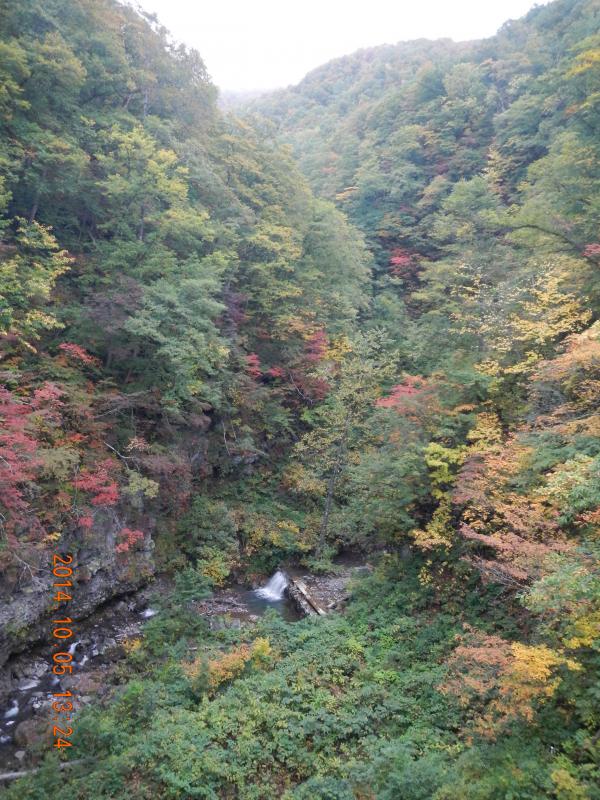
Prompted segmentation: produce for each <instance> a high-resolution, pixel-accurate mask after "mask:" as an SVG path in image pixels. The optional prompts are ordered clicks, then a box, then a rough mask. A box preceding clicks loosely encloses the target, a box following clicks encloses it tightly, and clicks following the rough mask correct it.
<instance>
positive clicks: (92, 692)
mask: <svg viewBox="0 0 600 800" xmlns="http://www.w3.org/2000/svg"><path fill="white" fill-rule="evenodd" d="M340 562H341V563H340V565H339V566H338V570H339V571H338V572H337V573H335V574H333V575H329V576H314V575H307V574H305V573H304V572H303V571H302V570H301V569H297V568H293V567H292V568H286V572H283V571H282V570H278V571H277V572H275V574H274V575H273V576H272V577H271V578H270V579H269V580H268V581H267V582H266V583H265V584H264V585H263V586H260V587H258V588H255V589H249V588H248V587H246V586H242V585H240V584H233V585H230V586H228V587H226V588H223V589H218V590H217V591H215V592H214V594H213V595H212V596H211V597H210V598H208V599H206V600H203V601H200V602H199V603H196V605H195V608H196V610H197V612H198V613H199V614H201V615H202V616H203V617H204V618H205V619H207V620H208V623H209V625H210V627H211V628H212V629H218V628H221V627H241V625H242V624H251V623H253V622H256V620H257V619H258V618H259V617H260V616H262V615H263V614H264V613H265V612H266V611H267V610H268V609H274V610H276V611H277V612H278V613H279V614H281V616H282V617H283V618H284V619H285V620H286V621H288V622H294V621H296V620H299V619H301V618H302V617H303V616H304V614H303V613H302V612H301V611H300V610H299V609H298V608H297V607H296V606H295V605H294V603H292V602H291V600H290V598H289V597H288V595H287V591H286V589H287V585H288V580H289V578H288V576H292V577H295V578H299V577H301V578H302V579H303V581H305V583H306V584H307V585H309V586H310V588H311V591H313V592H315V594H316V596H317V597H318V598H319V601H320V602H321V603H322V604H323V606H324V607H331V606H332V605H333V603H335V602H336V601H337V600H339V599H340V598H341V597H342V596H343V595H345V593H346V586H347V584H348V581H349V580H350V579H351V578H352V577H353V576H354V575H355V574H356V573H357V572H360V571H362V570H364V569H365V567H364V565H363V564H364V562H363V564H361V563H360V562H359V561H357V559H356V558H351V559H345V560H343V559H340ZM171 589H172V584H171V583H170V581H167V580H166V579H164V578H157V580H156V581H155V582H154V583H153V584H152V585H150V586H148V587H146V588H144V589H141V590H140V591H138V592H136V593H135V594H133V595H129V596H127V597H124V598H123V597H121V598H117V599H113V600H111V601H109V602H108V603H107V604H106V605H104V606H102V607H100V608H99V609H97V610H96V611H95V612H94V613H93V614H92V615H91V616H89V617H87V618H86V619H83V620H79V621H77V622H76V623H75V624H74V637H73V640H72V642H71V644H69V646H68V648H67V647H66V648H65V649H67V650H68V652H69V653H70V654H71V656H72V661H71V663H72V664H73V671H72V674H70V675H69V674H67V675H64V676H61V677H58V676H56V675H54V674H53V672H52V670H51V661H52V652H53V650H52V645H51V644H50V643H44V644H38V645H35V646H33V647H31V648H30V649H29V650H27V651H25V652H23V653H20V654H18V655H15V656H13V657H12V658H11V659H9V661H8V662H7V663H6V664H5V665H4V667H3V668H2V670H0V771H8V770H18V769H22V768H24V767H27V766H30V765H31V759H30V754H29V751H30V750H31V748H32V746H35V745H36V744H38V743H40V742H43V741H46V740H48V741H49V733H48V731H49V719H50V717H51V714H52V702H53V701H55V700H56V698H55V697H54V695H53V693H55V692H68V691H73V694H74V695H75V696H76V699H77V705H78V706H81V705H86V704H87V703H90V702H92V701H93V700H94V699H96V698H101V697H102V696H103V695H105V694H106V693H107V692H108V691H110V685H109V681H108V678H109V676H110V673H111V672H112V671H113V670H114V668H115V666H116V664H117V663H118V662H119V661H120V660H121V659H122V658H123V656H124V655H125V648H124V644H125V642H126V641H127V640H129V639H134V638H136V637H138V636H140V635H141V634H142V632H143V627H144V624H145V623H146V622H147V621H148V620H149V619H150V618H152V617H153V616H155V615H156V614H158V613H161V612H160V611H159V610H158V609H156V608H153V607H152V605H151V601H152V600H153V599H154V600H155V599H156V597H157V595H162V594H168V593H169V592H170V591H171Z"/></svg>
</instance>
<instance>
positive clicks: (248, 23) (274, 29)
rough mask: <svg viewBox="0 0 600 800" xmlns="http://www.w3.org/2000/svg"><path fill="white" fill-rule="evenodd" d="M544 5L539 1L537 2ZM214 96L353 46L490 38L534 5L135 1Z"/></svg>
mask: <svg viewBox="0 0 600 800" xmlns="http://www.w3.org/2000/svg"><path fill="white" fill-rule="evenodd" d="M537 4H538V5H544V2H543V0H540V2H538V3H537ZM140 5H141V6H142V8H143V9H144V10H145V11H150V12H155V13H156V14H158V17H159V19H160V21H161V22H162V23H163V25H165V26H166V27H167V28H168V29H169V30H170V31H171V33H172V34H173V36H174V38H175V39H177V40H178V41H182V42H185V43H186V44H188V45H191V46H192V47H195V48H196V49H197V50H199V51H200V54H201V55H202V57H203V59H204V61H205V63H206V65H207V67H208V71H209V72H210V74H211V76H212V78H213V80H214V82H215V83H216V84H217V86H219V87H220V88H221V89H273V88H276V87H279V86H287V85H289V84H291V83H297V82H298V81H299V80H300V79H301V78H302V77H303V76H304V75H305V74H306V73H307V72H309V71H310V70H311V69H314V68H315V67H318V66H319V65H320V64H324V63H325V62H326V61H329V60H331V59H332V58H336V57H337V56H341V55H345V54H346V53H352V52H354V50H358V49H359V48H361V47H371V46H372V45H377V44H384V43H395V42H398V41H404V40H407V39H416V38H419V37H427V38H429V39H436V38H439V37H450V38H452V39H455V40H456V41H460V40H464V39H477V38H482V37H485V36H492V35H493V34H494V33H495V32H496V30H497V29H498V28H499V27H500V26H501V25H502V23H503V22H505V21H506V20H507V19H515V18H517V17H520V16H522V15H523V14H525V13H526V12H527V11H528V10H529V9H530V8H532V7H533V6H534V5H536V3H535V2H534V0H141V2H140Z"/></svg>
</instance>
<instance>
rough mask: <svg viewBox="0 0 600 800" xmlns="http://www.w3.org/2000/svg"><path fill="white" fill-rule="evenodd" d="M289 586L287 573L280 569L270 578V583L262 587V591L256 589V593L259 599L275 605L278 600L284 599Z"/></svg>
mask: <svg viewBox="0 0 600 800" xmlns="http://www.w3.org/2000/svg"><path fill="white" fill-rule="evenodd" d="M287 585H288V579H287V575H286V574H285V572H282V571H281V570H280V569H278V570H277V572H276V573H275V574H274V575H273V576H272V577H271V578H269V580H268V582H267V583H266V584H265V585H264V586H261V587H260V589H256V590H255V592H254V593H255V594H256V595H257V596H258V597H262V599H263V600H270V601H271V602H272V603H274V602H276V601H277V600H282V599H283V595H284V593H285V590H286V588H287Z"/></svg>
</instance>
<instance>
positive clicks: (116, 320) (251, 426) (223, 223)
mask: <svg viewBox="0 0 600 800" xmlns="http://www.w3.org/2000/svg"><path fill="white" fill-rule="evenodd" d="M1 14H2V24H1V30H2V41H1V43H0V47H1V49H2V59H1V64H2V66H1V67H0V69H1V71H2V75H1V79H2V93H1V100H0V102H1V104H2V134H1V138H0V162H1V163H2V167H3V176H2V183H1V186H2V192H1V203H2V211H3V215H4V216H3V221H2V223H1V226H2V227H1V231H2V238H3V242H2V251H1V256H2V263H1V266H0V281H1V282H0V293H1V294H0V303H1V311H0V330H1V333H2V366H1V370H2V372H1V383H2V389H1V392H2V395H1V404H2V405H1V411H0V415H1V418H2V422H3V428H2V432H1V433H0V449H1V456H2V458H1V459H0V486H1V496H0V504H1V511H2V516H1V517H0V520H1V527H2V543H1V545H0V547H1V549H0V563H1V564H2V584H1V586H2V588H1V593H2V598H3V602H4V605H3V609H2V619H3V620H4V622H5V625H3V631H4V633H3V637H4V638H3V642H2V654H3V655H6V653H7V652H8V651H9V650H10V649H11V648H14V647H15V646H17V645H18V643H20V642H22V641H27V640H28V639H29V638H31V637H32V636H36V635H38V634H39V633H40V632H41V631H42V630H43V626H42V627H40V623H42V622H43V621H44V619H45V615H46V614H47V613H48V612H49V610H50V609H51V606H52V602H53V592H52V591H51V581H52V576H51V574H50V570H49V568H48V563H49V561H48V560H49V559H50V558H51V554H52V552H53V551H54V550H56V549H60V551H61V552H65V551H70V552H73V553H75V556H76V564H77V569H78V575H79V579H80V583H79V587H78V588H77V589H76V592H75V600H74V601H73V613H75V614H84V613H88V612H89V611H90V609H91V608H92V607H93V606H94V605H95V604H97V603H98V602H101V601H103V600H105V599H106V598H107V597H109V596H110V595H111V594H114V593H118V592H119V591H125V590H128V589H131V588H132V586H134V585H136V583H139V581H141V580H145V579H147V578H148V576H149V574H151V572H152V569H153V567H152V557H151V550H152V547H153V542H152V537H153V535H154V533H155V532H156V531H157V530H159V531H160V530H161V529H162V531H163V532H164V534H165V536H164V540H165V541H164V548H165V549H166V550H168V549H169V547H170V544H169V542H170V541H171V534H172V528H173V526H174V525H175V524H176V520H177V517H178V516H179V514H180V511H181V509H183V508H185V507H186V504H187V503H188V501H189V498H190V495H191V493H192V490H193V488H194V487H197V486H198V485H199V484H202V482H203V481H206V480H207V479H210V478H211V477H212V476H213V474H216V475H227V474H229V473H232V474H234V475H235V474H239V473H242V472H243V471H244V470H249V469H251V468H252V466H251V465H252V464H256V467H257V468H258V467H259V466H260V465H261V464H266V465H268V464H269V462H270V459H271V458H272V454H273V453H275V454H276V453H281V452H282V451H283V450H284V449H285V447H286V444H287V443H289V441H290V439H291V438H293V436H294V429H295V428H297V427H298V424H299V415H300V414H301V412H302V410H303V408H305V407H306V406H307V405H310V404H311V403H312V402H313V388H314V385H315V379H314V378H312V377H311V372H312V371H313V370H314V363H313V362H314V358H312V356H311V353H312V349H311V348H312V342H313V340H314V338H315V337H319V336H323V335H325V334H326V332H329V333H332V334H333V333H335V332H336V331H338V332H339V330H340V328H341V327H347V326H352V325H353V321H354V320H355V319H356V316H357V314H358V312H359V309H360V308H361V306H363V305H364V303H365V298H366V294H367V292H368V280H369V259H368V257H367V255H366V252H365V249H364V246H363V244H362V242H361V238H360V236H359V235H358V234H356V233H355V232H353V231H352V230H351V229H350V228H349V227H348V225H347V224H346V223H345V221H344V219H343V218H342V216H341V215H340V214H339V213H338V212H337V211H335V209H334V208H333V207H332V206H331V205H329V204H328V203H326V202H322V201H316V200H315V199H314V198H313V197H312V195H311V193H310V190H309V189H308V188H307V186H306V184H305V182H304V181H303V179H302V178H301V177H300V175H299V173H298V172H297V170H296V168H295V167H294V165H293V164H292V162H291V160H290V158H289V156H288V155H287V154H286V153H284V152H283V151H282V150H281V149H280V148H279V147H278V146H276V145H275V144H273V143H272V142H270V141H269V140H268V138H265V137H264V136H263V135H262V133H261V132H260V131H255V130H253V129H251V128H250V127H249V126H248V125H246V124H245V123H242V122H239V121H237V120H235V119H234V118H224V117H223V116H222V115H221V114H220V113H219V111H218V110H217V107H216V90H215V88H214V87H213V86H212V84H211V83H210V80H209V78H208V76H207V74H206V70H205V68H204V65H203V63H202V61H201V59H200V57H199V56H198V54H197V53H195V52H192V51H187V50H185V48H183V47H179V46H177V47H176V46H174V45H171V44H169V42H168V39H167V37H166V33H165V32H164V30H162V29H161V28H160V27H159V26H158V24H157V23H156V22H154V21H153V20H150V19H144V18H142V17H140V16H139V15H138V14H137V13H135V12H134V11H133V10H131V9H130V8H128V7H125V6H120V5H119V4H117V3H114V2H111V1H110V0H102V2H96V0H93V1H92V0H56V2H54V1H53V2H50V3H38V2H36V0H27V2H12V1H11V0H8V2H3V3H2V8H1ZM282 365H283V366H282ZM273 370H274V371H273ZM298 387H302V390H301V391H299V389H298ZM288 544H289V547H290V548H291V549H292V550H294V549H295V547H296V544H295V543H294V541H290V542H289V543H288ZM160 546H162V545H160ZM283 550H285V547H283ZM266 551H268V546H266V547H265V554H264V555H265V557H266ZM211 552H212V551H211ZM196 555H197V554H196ZM213 556H214V558H216V559H217V560H219V559H222V558H223V556H222V554H219V553H218V552H214V553H213ZM273 557H274V558H277V557H278V556H277V555H275V556H273ZM237 560H239V554H238V556H237ZM219 563H220V561H219ZM233 563H236V559H233V558H230V559H229V560H228V561H227V560H226V563H225V564H224V565H222V567H221V569H222V570H224V575H225V576H226V575H227V574H228V572H229V569H230V568H231V567H230V565H231V564H233ZM79 567H80V569H79Z"/></svg>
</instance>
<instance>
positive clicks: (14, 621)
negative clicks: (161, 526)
mask: <svg viewBox="0 0 600 800" xmlns="http://www.w3.org/2000/svg"><path fill="white" fill-rule="evenodd" d="M123 527H124V525H123V522H122V518H121V517H120V515H118V514H117V512H116V511H114V510H112V509H111V510H107V511H102V512H99V513H97V515H96V519H95V524H94V528H93V530H92V531H91V532H85V533H82V532H81V531H74V532H72V533H70V534H68V535H66V536H65V537H64V541H61V545H60V552H61V553H67V552H69V553H72V554H73V565H72V566H73V583H74V586H73V589H72V590H69V594H71V595H72V600H70V601H69V602H68V604H67V605H65V606H63V613H64V614H66V615H67V616H69V617H71V618H72V619H76V620H77V619H82V618H84V617H86V616H88V615H89V614H91V613H92V612H93V611H94V609H96V608H98V606H100V605H102V604H103V603H105V602H106V601H107V600H110V599H111V598H113V597H117V596H118V595H120V594H125V593H127V592H132V591H135V590H136V589H138V588H140V587H141V586H143V585H144V584H145V583H147V582H148V581H149V580H150V578H151V577H152V575H153V573H154V562H153V559H152V550H153V548H154V543H153V541H152V539H151V535H150V534H151V524H150V521H149V522H148V524H146V525H145V526H144V529H145V530H146V532H147V534H146V538H145V540H144V542H142V543H141V546H139V545H138V546H137V547H136V549H135V550H132V551H130V552H128V553H122V554H120V553H117V552H115V545H116V536H117V534H118V532H119V531H120V530H121V528H123ZM50 559H51V554H50V555H49V557H48V561H40V562H38V563H36V564H30V565H28V566H27V567H26V568H25V567H20V566H19V567H14V568H10V569H8V570H6V571H5V572H4V573H2V574H1V575H0V666H2V665H3V664H4V663H5V662H6V660H7V659H8V657H9V656H10V655H12V654H13V653H18V652H21V651H22V650H24V649H25V648H26V647H28V646H29V645H31V644H33V643H34V642H37V641H40V640H42V641H43V640H45V639H48V637H49V635H51V630H50V627H51V620H52V618H53V617H54V616H55V614H56V611H55V609H54V608H53V604H54V600H53V596H54V593H55V591H56V589H55V588H54V587H53V583H54V582H55V581H56V580H57V579H56V578H54V576H53V575H52V566H53V565H52V563H51V561H50Z"/></svg>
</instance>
